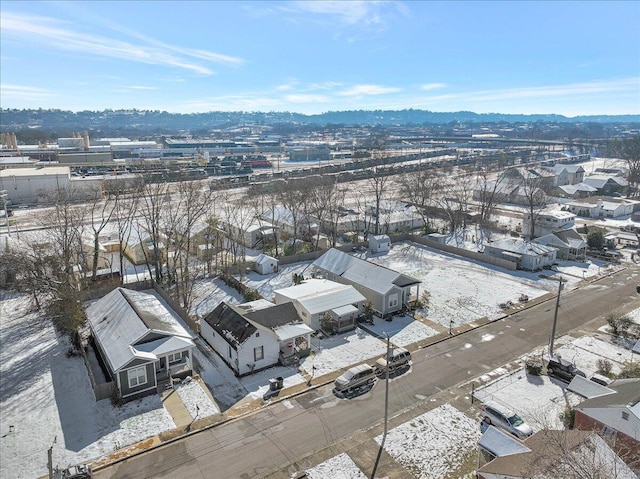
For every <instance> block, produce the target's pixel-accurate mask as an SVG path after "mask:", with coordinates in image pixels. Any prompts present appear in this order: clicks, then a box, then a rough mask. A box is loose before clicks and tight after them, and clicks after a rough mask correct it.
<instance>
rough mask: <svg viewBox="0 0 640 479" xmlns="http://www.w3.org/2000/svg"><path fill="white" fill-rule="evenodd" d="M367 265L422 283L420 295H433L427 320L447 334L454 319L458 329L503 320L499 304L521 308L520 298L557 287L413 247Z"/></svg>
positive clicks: (400, 248)
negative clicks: (484, 319)
mask: <svg viewBox="0 0 640 479" xmlns="http://www.w3.org/2000/svg"><path fill="white" fill-rule="evenodd" d="M369 260H370V261H372V262H373V263H376V264H380V265H382V266H385V267H387V268H390V269H392V270H394V271H398V272H401V273H403V274H407V275H410V276H413V277H414V278H417V279H419V280H420V281H422V284H420V291H428V292H429V293H430V294H431V299H430V303H429V311H428V319H430V320H431V321H434V322H436V323H439V324H441V325H442V326H443V327H446V328H448V327H449V321H450V319H451V318H453V320H454V323H453V326H454V327H456V326H460V325H461V324H465V323H469V322H471V321H474V320H476V319H479V318H481V317H484V316H486V317H488V318H495V317H497V316H499V315H500V314H501V310H500V308H499V306H498V305H499V303H502V302H505V301H508V300H510V301H513V302H514V303H517V302H518V298H519V297H520V294H526V295H527V296H529V298H530V299H533V298H537V297H539V296H542V295H544V294H545V293H547V292H549V291H552V290H554V289H555V288H556V287H557V282H555V281H553V280H549V279H541V278H539V277H538V275H537V274H536V273H526V272H524V271H513V272H508V271H504V270H501V269H499V268H492V267H490V266H489V265H485V264H482V263H479V262H475V261H471V260H467V259H465V258H462V257H458V256H455V255H451V254H447V253H443V252H439V251H436V250H433V249H430V248H427V247H426V246H422V245H419V244H415V243H409V242H405V243H396V244H394V245H393V247H392V248H391V251H389V252H388V253H387V254H384V255H377V256H373V257H370V258H369Z"/></svg>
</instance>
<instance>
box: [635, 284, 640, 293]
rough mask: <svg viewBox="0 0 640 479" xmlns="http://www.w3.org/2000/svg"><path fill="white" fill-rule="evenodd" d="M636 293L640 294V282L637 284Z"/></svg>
mask: <svg viewBox="0 0 640 479" xmlns="http://www.w3.org/2000/svg"><path fill="white" fill-rule="evenodd" d="M636 293H638V294H640V284H638V285H637V286H636Z"/></svg>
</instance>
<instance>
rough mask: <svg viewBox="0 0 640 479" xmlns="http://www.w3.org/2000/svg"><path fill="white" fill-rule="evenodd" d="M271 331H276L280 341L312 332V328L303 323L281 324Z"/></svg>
mask: <svg viewBox="0 0 640 479" xmlns="http://www.w3.org/2000/svg"><path fill="white" fill-rule="evenodd" d="M273 332H274V333H276V336H278V339H279V340H280V341H287V340H288V339H293V338H297V337H298V336H303V335H305V334H311V333H313V332H314V331H313V329H311V328H310V327H309V326H307V325H306V324H304V323H299V324H283V325H282V326H277V327H275V328H273Z"/></svg>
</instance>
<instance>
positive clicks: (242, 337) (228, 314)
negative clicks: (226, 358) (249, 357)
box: [204, 301, 257, 349]
mask: <svg viewBox="0 0 640 479" xmlns="http://www.w3.org/2000/svg"><path fill="white" fill-rule="evenodd" d="M204 321H205V322H206V323H207V324H208V325H209V326H211V327H212V328H213V330H214V331H216V332H217V333H218V334H219V335H221V336H222V337H224V338H226V340H227V342H228V343H229V344H230V345H231V346H232V347H233V348H235V349H237V347H238V346H239V345H241V344H242V343H244V342H245V341H246V340H247V339H249V338H250V337H251V336H252V335H253V333H255V332H256V331H257V328H256V327H255V326H254V325H253V324H251V323H250V322H249V321H247V319H246V318H245V317H244V316H243V315H242V311H241V310H237V309H236V308H234V307H233V306H231V305H229V304H227V303H225V302H224V301H223V302H222V303H220V304H219V305H218V306H217V307H216V308H215V309H214V310H213V311H211V312H210V313H209V314H207V315H206V316H205V317H204Z"/></svg>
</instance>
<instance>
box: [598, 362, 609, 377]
mask: <svg viewBox="0 0 640 479" xmlns="http://www.w3.org/2000/svg"><path fill="white" fill-rule="evenodd" d="M612 367H613V363H612V362H611V361H609V360H608V359H598V360H597V361H596V368H597V369H596V372H597V373H598V374H604V375H605V376H609V374H610V373H611V368H612Z"/></svg>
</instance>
